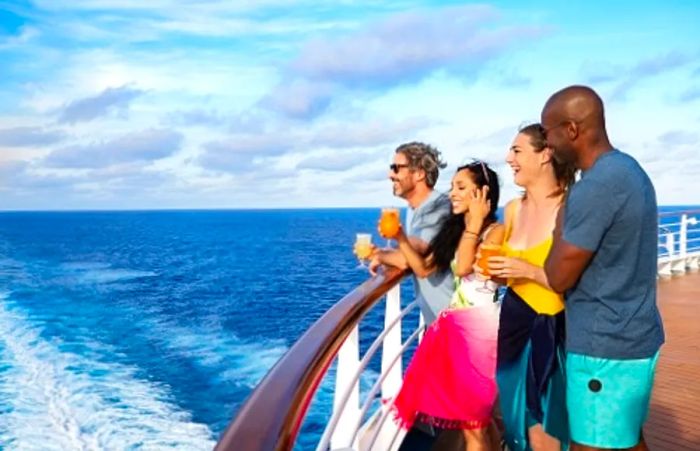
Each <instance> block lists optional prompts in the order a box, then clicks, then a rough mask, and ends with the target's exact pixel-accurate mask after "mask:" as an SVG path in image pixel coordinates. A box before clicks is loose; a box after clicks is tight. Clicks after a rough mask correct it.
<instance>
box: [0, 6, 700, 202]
mask: <svg viewBox="0 0 700 451" xmlns="http://www.w3.org/2000/svg"><path fill="white" fill-rule="evenodd" d="M608 3H613V2H603V1H585V2H583V1H581V2H578V1H566V2H565V1H532V2H524V1H494V2H488V3H464V2H450V1H440V2H431V1H407V0H386V1H356V0H342V1H338V2H322V1H310V0H259V1H247V0H237V1H230V0H199V1H185V0H180V1H176V0H72V1H58V0H37V1H10V2H8V1H4V0H0V61H2V64H0V209H29V210H32V209H42V210H43V209H148V208H276V207H328V206H347V207H353V206H380V205H390V204H398V203H399V202H398V201H397V200H395V199H393V198H392V196H391V190H390V186H389V183H388V182H387V180H386V168H387V165H388V163H389V162H390V159H391V157H392V153H393V149H394V148H395V147H396V146H397V145H398V144H401V143H403V142H407V141H412V140H421V141H426V142H429V143H432V144H434V145H436V146H437V147H438V148H440V150H441V151H442V152H443V154H444V156H445V158H446V160H447V161H448V163H449V164H450V166H449V167H448V168H447V169H446V172H445V173H444V174H443V175H442V177H441V180H440V182H439V185H438V186H439V188H440V189H446V187H447V185H448V184H449V178H450V177H451V175H452V171H453V169H454V168H455V167H456V166H457V165H459V164H460V163H462V162H464V161H467V160H468V159H470V158H472V157H478V158H482V159H484V160H486V161H488V162H490V163H492V164H493V165H494V166H495V168H496V169H497V170H498V171H499V173H500V175H501V177H502V180H503V186H504V194H503V197H504V200H507V199H508V198H510V197H513V196H515V195H516V194H517V192H518V191H517V189H516V187H515V186H514V185H513V183H512V177H511V173H510V171H509V170H508V168H507V167H506V166H505V164H504V158H505V154H506V150H507V148H508V146H509V144H510V142H511V139H512V138H513V136H514V134H515V132H516V130H517V128H518V127H519V126H520V125H522V124H523V123H526V122H531V121H536V120H537V119H538V118H539V113H540V109H541V107H542V105H543V104H544V102H545V101H546V99H547V97H548V96H549V95H550V94H551V93H553V92H554V91H556V90H558V89H560V88H562V87H564V86H567V85H570V84H574V83H584V84H588V85H590V86H592V87H594V88H595V89H597V90H598V91H599V92H600V94H601V95H602V96H603V98H604V100H605V102H606V108H607V116H608V125H609V132H610V135H611V139H612V141H613V143H614V144H615V145H617V146H618V147H620V148H621V149H622V150H624V151H626V152H628V153H631V154H632V155H634V156H635V157H636V158H637V159H638V160H639V161H640V162H641V163H642V165H643V166H644V167H645V168H646V169H647V171H648V172H649V173H650V175H651V176H652V179H653V181H654V182H655V185H656V188H657V194H658V197H659V201H660V203H662V204H699V203H700V196H698V194H697V193H698V191H700V190H699V189H698V188H700V182H699V181H698V180H700V27H698V26H697V24H698V23H700V3H697V2H695V1H658V2H644V1H635V2H631V1H620V2H614V6H610V5H609V4H608Z"/></svg>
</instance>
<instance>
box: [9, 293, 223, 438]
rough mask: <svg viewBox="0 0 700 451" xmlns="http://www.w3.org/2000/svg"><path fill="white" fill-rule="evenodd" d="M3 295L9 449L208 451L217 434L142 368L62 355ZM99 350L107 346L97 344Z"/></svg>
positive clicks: (63, 353) (58, 344)
mask: <svg viewBox="0 0 700 451" xmlns="http://www.w3.org/2000/svg"><path fill="white" fill-rule="evenodd" d="M40 331H41V329H40V326H39V325H35V324H32V323H31V321H30V319H29V318H27V317H26V316H25V315H24V314H23V313H22V312H21V311H19V310H18V309H17V308H15V306H14V304H13V303H12V301H11V300H9V299H8V298H7V297H6V296H0V444H2V446H3V448H7V449H23V450H24V449H27V450H33V449H36V450H51V449H56V450H65V449H70V450H98V449H133V448H138V449H174V448H175V449H177V448H179V449H186V450H197V449H211V448H212V447H213V446H214V441H213V434H212V432H211V430H209V428H208V427H207V426H206V425H203V424H198V423H194V422H193V421H192V420H191V416H190V414H189V413H188V412H186V411H183V410H182V409H180V408H178V407H177V406H176V405H174V404H173V403H172V402H170V401H169V396H168V393H169V391H168V387H167V386H163V385H162V384H158V383H155V382H150V381H147V380H143V379H139V378H137V377H136V373H137V369H136V368H134V367H131V366H128V365H123V364H118V363H104V362H99V361H95V360H91V359H89V358H87V357H85V356H81V355H77V354H74V353H71V352H63V351H61V350H60V346H61V343H60V342H58V341H51V342H49V341H47V340H45V339H43V338H42V337H41V335H40ZM94 346H102V345H101V344H94Z"/></svg>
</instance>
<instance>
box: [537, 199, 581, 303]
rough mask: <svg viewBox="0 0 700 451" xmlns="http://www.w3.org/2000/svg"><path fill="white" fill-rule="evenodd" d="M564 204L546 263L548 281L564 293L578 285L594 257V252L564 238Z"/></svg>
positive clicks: (557, 290)
mask: <svg viewBox="0 0 700 451" xmlns="http://www.w3.org/2000/svg"><path fill="white" fill-rule="evenodd" d="M563 220H564V206H562V207H561V208H560V209H559V213H558V214H557V224H556V227H555V228H554V244H553V245H552V249H551V250H550V251H549V256H548V257H547V261H546V262H545V264H544V271H545V274H546V275H547V282H548V283H549V286H550V287H551V288H552V290H554V291H556V292H557V293H563V292H565V291H566V290H568V289H569V288H571V287H573V286H574V285H576V282H578V279H580V278H581V274H583V271H584V270H585V269H586V267H587V266H588V264H589V263H590V261H591V258H593V252H591V251H589V250H587V249H582V248H580V247H578V246H574V245H573V244H571V243H568V242H567V241H566V240H564V238H563V236H562V234H563Z"/></svg>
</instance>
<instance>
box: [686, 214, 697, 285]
mask: <svg viewBox="0 0 700 451" xmlns="http://www.w3.org/2000/svg"><path fill="white" fill-rule="evenodd" d="M689 225H692V226H696V225H698V218H696V217H695V216H690V217H688V218H687V220H686V233H685V236H686V254H685V255H686V257H685V263H686V264H685V267H686V270H687V271H690V272H696V271H697V270H698V263H699V262H698V259H700V257H699V256H698V252H697V250H696V249H695V248H693V249H691V252H690V253H689V252H688V235H689V231H688V226H689ZM693 231H697V229H693Z"/></svg>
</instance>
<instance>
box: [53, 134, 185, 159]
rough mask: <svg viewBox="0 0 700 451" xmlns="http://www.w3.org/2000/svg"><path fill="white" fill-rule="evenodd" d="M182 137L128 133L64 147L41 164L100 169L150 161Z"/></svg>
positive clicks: (176, 146)
mask: <svg viewBox="0 0 700 451" xmlns="http://www.w3.org/2000/svg"><path fill="white" fill-rule="evenodd" d="M182 141H183V136H182V135H181V134H180V133H178V132H175V131H172V130H166V129H150V130H144V131H140V132H134V133H129V134H127V135H124V136H119V137H117V138H113V139H110V140H107V141H97V142H93V143H91V144H86V145H73V146H69V147H63V148H61V149H58V150H55V151H53V152H51V153H50V154H49V155H48V156H47V157H46V159H45V160H44V161H43V163H44V164H45V165H47V166H49V167H64V168H99V167H106V166H111V165H114V164H119V163H129V162H150V161H153V160H157V159H160V158H165V157H167V156H170V155H172V154H173V153H175V152H177V151H178V150H179V149H180V146H181V145H182Z"/></svg>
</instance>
